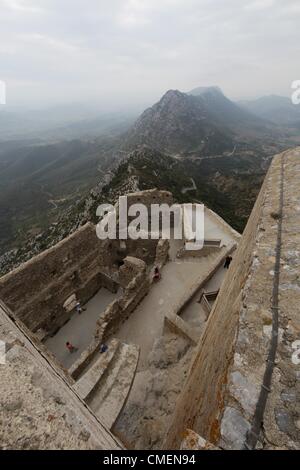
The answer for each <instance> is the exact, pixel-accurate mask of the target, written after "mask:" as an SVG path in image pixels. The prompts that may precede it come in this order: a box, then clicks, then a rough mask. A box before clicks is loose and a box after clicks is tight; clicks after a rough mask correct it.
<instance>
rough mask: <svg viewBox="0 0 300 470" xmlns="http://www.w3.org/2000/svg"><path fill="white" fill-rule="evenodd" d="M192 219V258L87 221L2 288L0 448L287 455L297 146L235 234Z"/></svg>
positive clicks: (176, 247) (294, 393) (299, 304)
mask: <svg viewBox="0 0 300 470" xmlns="http://www.w3.org/2000/svg"><path fill="white" fill-rule="evenodd" d="M130 200H131V202H145V203H146V204H151V203H152V202H158V203H162V202H172V195H171V194H170V193H167V192H161V191H157V190H152V191H144V192H139V193H134V194H132V195H131V199H130ZM205 217H206V219H205V220H206V222H205V223H206V233H205V238H206V240H205V246H204V249H203V251H202V253H201V254H200V253H188V252H187V251H185V247H184V244H182V243H180V242H178V241H177V240H170V241H168V240H156V241H153V240H141V241H134V240H131V241H126V243H124V242H123V241H119V240H115V241H105V242H100V241H99V240H98V239H97V238H96V235H95V227H94V226H92V225H91V224H88V225H86V226H85V227H82V228H81V229H80V230H79V231H77V232H76V233H75V234H74V235H71V236H70V237H68V238H67V239H65V240H63V241H62V242H60V243H59V244H58V245H56V246H55V247H53V248H51V249H50V250H47V251H46V252H44V253H42V254H41V255H38V256H37V257H35V258H33V259H32V260H31V261H29V262H28V263H26V264H25V265H23V266H20V268H17V269H16V270H14V271H13V272H11V273H9V274H7V275H6V276H4V277H3V278H2V279H0V297H1V303H0V340H1V341H2V343H0V346H1V345H3V344H4V346H5V355H3V354H2V355H1V356H0V373H1V381H0V448H3V449H12V448H17V449H24V448H25V449H26V448H30V449H34V448H37V449H52V448H53V449H121V448H127V447H128V448H154V449H157V448H164V449H177V448H182V449H210V448H221V449H225V450H226V449H254V448H256V449H299V448H300V405H299V404H300V382H299V380H300V364H299V362H300V361H299V357H298V356H297V350H296V345H297V344H298V343H297V342H298V341H299V340H300V148H297V149H293V150H289V151H286V152H284V153H282V154H280V155H276V156H275V157H274V159H273V162H272V164H271V166H270V169H269V171H268V174H267V175H266V178H265V181H264V184H263V186H262V188H261V191H260V194H259V196H258V198H257V201H256V204H255V207H254V208H253V211H252V214H251V216H250V218H249V221H248V224H247V227H246V229H245V231H244V234H243V236H242V237H240V236H239V234H237V233H236V232H234V231H233V230H232V229H231V227H229V226H228V224H226V223H225V222H224V221H223V220H222V219H220V218H219V217H218V216H217V215H216V214H214V213H212V212H211V211H210V210H209V209H207V210H206V213H205ZM229 255H230V256H232V258H233V261H232V263H231V265H230V267H229V269H228V270H227V269H225V268H224V260H225V259H226V257H228V256H229ZM154 266H159V268H160V270H161V280H160V281H159V282H158V283H156V282H154V281H153V268H154ZM76 299H77V300H78V299H79V300H80V301H81V302H82V304H84V305H85V306H86V307H87V311H86V312H83V313H82V314H78V313H76V311H74V309H73V310H72V307H74V302H75V300H76ZM95 306H96V307H95ZM98 310H99V311H98ZM88 324H89V328H90V332H89V333H87V330H88ZM83 326H84V328H83ZM66 334H68V335H70V339H71V341H75V343H76V341H78V344H77V345H78V346H79V351H78V352H76V353H75V354H74V355H72V354H71V355H70V354H69V353H68V351H65V348H63V350H62V352H61V351H60V349H59V348H60V347H61V344H60V341H62V345H63V346H64V341H65V335H66ZM72 335H73V336H72ZM76 335H77V336H76ZM89 335H90V336H89ZM61 337H62V338H63V339H61ZM73 338H74V339H73ZM83 339H84V341H83ZM80 341H82V343H80ZM79 343H80V344H79ZM103 343H105V344H106V345H107V346H108V350H107V351H106V352H105V353H103V354H102V352H101V351H100V347H101V345H103ZM2 350H3V348H2ZM0 352H1V351H0ZM70 360H72V363H70V362H68V361H70ZM28 423H29V424H28Z"/></svg>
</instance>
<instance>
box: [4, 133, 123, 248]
mask: <svg viewBox="0 0 300 470" xmlns="http://www.w3.org/2000/svg"><path fill="white" fill-rule="evenodd" d="M114 145H116V142H115V141H114V140H113V141H111V140H103V141H101V142H97V143H93V142H84V141H82V140H73V141H65V142H60V143H57V144H41V143H34V144H32V143H31V144H30V145H28V143H26V142H25V143H24V142H23V143H20V142H15V143H13V142H9V143H6V144H0V217H1V226H0V253H1V251H5V250H6V249H8V248H9V246H10V245H11V244H14V243H16V242H18V241H21V240H22V239H23V238H24V236H26V233H27V234H30V233H33V234H34V233H39V232H40V231H41V230H42V229H44V228H45V227H46V226H47V225H48V224H49V223H50V222H51V221H53V220H55V219H56V217H57V216H58V215H59V214H60V213H61V212H63V211H64V210H65V209H66V208H67V207H68V206H69V205H70V204H71V203H72V202H73V201H74V200H76V198H77V199H78V198H80V197H82V195H83V194H84V193H85V192H86V191H88V190H89V189H90V188H91V187H92V186H93V185H94V184H96V183H97V182H98V181H99V180H100V179H101V178H104V177H105V172H106V171H107V168H108V167H109V166H110V161H111V158H112V150H113V148H114Z"/></svg>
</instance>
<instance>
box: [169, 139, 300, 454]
mask: <svg viewBox="0 0 300 470" xmlns="http://www.w3.org/2000/svg"><path fill="white" fill-rule="evenodd" d="M278 240H279V243H278ZM278 259H279V263H278V262H277V261H278ZM276 299H277V300H278V303H277V304H276ZM299 339H300V148H297V149H295V150H289V151H286V152H284V153H282V154H280V155H277V156H275V157H274V159H273V162H272V164H271V167H270V169H269V172H268V174H267V176H266V178H265V182H264V184H263V187H262V188H261V191H260V194H259V196H258V199H257V201H256V204H255V207H254V209H253V211H252V214H251V217H250V219H249V221H248V224H247V227H246V229H245V232H244V234H243V236H242V239H241V241H240V244H239V247H238V250H237V253H236V255H235V257H234V260H233V262H232V265H231V267H230V269H229V273H228V275H227V277H226V278H225V281H224V283H223V285H222V288H221V291H220V293H219V295H218V298H217V301H216V303H215V306H214V308H213V311H212V313H211V315H210V318H209V322H208V324H207V327H206V330H205V332H204V333H203V335H202V337H201V340H200V342H199V344H198V346H197V352H196V355H195V359H194V362H193V365H192V368H191V373H190V375H189V377H188V379H187V381H186V383H185V386H184V389H183V391H182V394H181V396H180V397H179V399H178V401H177V406H176V410H175V413H174V416H173V420H172V423H171V426H170V427H169V432H168V435H167V438H166V440H165V443H164V447H165V448H178V447H179V446H180V445H181V442H182V440H183V438H184V437H185V436H186V435H187V434H186V433H188V432H189V431H187V430H192V431H195V432H196V433H197V434H198V435H200V436H201V437H203V438H205V439H206V440H207V441H209V442H211V443H214V444H216V445H218V446H220V447H221V448H224V449H244V448H258V449H262V448H263V449H276V448H278V449H279V448H280V449H299V448H300V381H299V379H300V365H299V364H298V365H297V364H296V362H297V361H294V362H293V361H292V356H293V353H294V352H295V350H294V345H295V341H297V340H299ZM274 345H275V359H274V360H273V361H271V362H273V363H272V364H271V382H270V386H269V385H268V384H266V375H268V374H269V367H268V361H269V362H270V351H271V352H272V348H274ZM265 395H267V400H266V402H265V399H264V397H265ZM191 441H192V443H191ZM191 441H189V440H188V439H185V442H184V445H187V443H188V445H190V447H193V446H195V445H196V447H197V439H196V440H195V436H193V439H191ZM201 442H202V441H201V439H200V440H199V446H201ZM195 443H196V444H195Z"/></svg>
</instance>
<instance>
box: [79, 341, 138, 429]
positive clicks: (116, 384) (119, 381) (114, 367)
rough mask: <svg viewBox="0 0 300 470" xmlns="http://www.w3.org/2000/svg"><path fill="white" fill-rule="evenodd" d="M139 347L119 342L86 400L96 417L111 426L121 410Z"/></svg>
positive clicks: (133, 371) (131, 380) (133, 373)
mask: <svg viewBox="0 0 300 470" xmlns="http://www.w3.org/2000/svg"><path fill="white" fill-rule="evenodd" d="M139 353H140V349H139V347H138V346H136V345H134V344H125V343H121V344H120V345H119V348H118V351H117V353H116V354H115V355H114V357H113V360H112V361H111V363H110V365H109V367H108V368H107V370H106V373H105V374H104V375H103V376H102V379H101V380H100V381H99V382H98V386H97V388H96V389H94V391H93V393H92V394H91V395H90V397H89V398H88V400H87V403H88V404H89V406H90V408H91V409H92V410H93V411H94V413H95V414H96V415H97V416H98V418H99V419H100V420H101V421H102V422H103V423H104V424H105V425H106V426H107V427H108V428H110V429H111V428H112V426H113V424H114V423H115V421H116V419H117V418H118V416H119V414H120V412H121V411H122V409H123V407H124V405H125V403H126V400H127V397H128V395H129V392H130V390H131V386H132V383H133V380H134V377H135V373H136V369H137V365H138V359H139Z"/></svg>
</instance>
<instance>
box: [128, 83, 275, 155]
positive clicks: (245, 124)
mask: <svg viewBox="0 0 300 470" xmlns="http://www.w3.org/2000/svg"><path fill="white" fill-rule="evenodd" d="M269 127H270V125H269V124H268V123H267V122H264V121H263V120H262V119H260V118H258V117H256V116H254V115H253V114H252V113H250V112H248V111H246V110H244V109H242V108H240V107H239V106H237V105H236V104H235V103H233V102H232V101H230V100H229V99H228V98H226V97H225V96H224V95H223V93H222V91H221V90H220V89H219V88H217V87H209V88H196V89H195V90H192V91H191V92H190V93H182V92H180V91H178V90H169V91H168V92H167V93H166V94H165V95H164V96H163V97H162V98H161V100H160V101H159V102H158V103H156V104H154V105H153V106H152V107H151V108H148V109H147V110H146V111H144V113H143V114H142V115H141V116H140V118H139V119H138V120H137V121H136V123H135V125H134V126H133V128H132V129H131V130H130V131H129V133H128V137H127V141H126V146H127V148H129V149H132V148H134V147H135V146H136V145H142V144H147V145H149V146H151V147H153V148H155V149H157V150H160V151H163V152H166V153H169V154H173V155H174V154H179V153H186V152H192V151H193V152H199V153H201V154H203V155H214V154H222V153H223V152H226V151H230V150H232V149H233V147H234V145H235V142H236V140H237V139H243V138H248V137H250V138H251V137H253V138H256V137H262V136H264V134H266V133H268V132H269Z"/></svg>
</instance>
